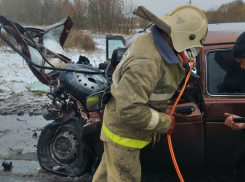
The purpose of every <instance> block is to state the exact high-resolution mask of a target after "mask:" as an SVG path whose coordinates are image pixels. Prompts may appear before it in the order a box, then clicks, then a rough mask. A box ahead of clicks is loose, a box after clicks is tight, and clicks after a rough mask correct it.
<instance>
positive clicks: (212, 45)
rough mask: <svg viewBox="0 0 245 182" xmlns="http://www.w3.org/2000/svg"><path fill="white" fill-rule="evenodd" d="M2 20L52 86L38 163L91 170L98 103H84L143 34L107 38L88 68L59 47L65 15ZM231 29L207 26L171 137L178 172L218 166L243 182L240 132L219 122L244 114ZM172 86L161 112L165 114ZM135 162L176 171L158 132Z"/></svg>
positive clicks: (75, 172)
mask: <svg viewBox="0 0 245 182" xmlns="http://www.w3.org/2000/svg"><path fill="white" fill-rule="evenodd" d="M0 23H1V26H2V27H3V28H4V30H5V31H6V32H7V33H9V35H11V36H12V37H13V38H14V39H15V40H16V41H17V42H18V43H19V44H20V45H21V52H18V49H16V50H15V51H16V52H18V53H19V54H20V55H21V56H22V57H23V58H24V59H25V60H26V61H27V62H28V65H29V67H30V69H31V70H32V72H33V73H34V75H35V76H36V77H37V78H38V79H39V81H40V82H42V83H44V84H46V85H48V86H50V92H49V93H48V94H47V96H48V97H49V98H50V99H51V100H52V103H51V104H48V105H46V106H44V108H43V116H44V118H45V119H47V120H50V121H52V122H51V123H50V124H49V125H47V126H46V127H45V129H44V130H43V131H42V133H41V135H40V137H39V141H38V142H39V143H38V148H37V155H38V160H39V163H40V165H41V167H42V168H44V169H46V170H48V171H51V172H54V173H56V174H60V175H64V176H80V175H82V174H85V173H87V172H91V171H92V172H94V171H95V170H96V168H97V166H98V164H99V161H100V159H101V156H102V153H103V144H102V141H101V140H100V138H99V137H100V130H101V123H102V121H103V110H102V109H103V107H92V108H90V106H88V104H87V102H88V100H89V99H90V100H91V98H93V99H94V97H93V96H95V95H96V94H101V93H103V91H104V90H105V89H106V88H107V87H108V86H109V85H110V84H111V79H110V78H111V75H112V74H113V70H114V69H115V67H116V65H117V64H118V63H119V62H120V60H121V57H122V56H123V53H124V52H125V51H126V50H127V48H128V47H129V46H130V45H131V44H132V43H133V42H134V40H135V39H136V38H137V37H138V36H140V34H142V33H147V32H146V31H142V32H140V33H138V34H136V35H134V36H132V37H130V38H124V37H122V36H107V37H106V60H105V63H101V64H100V65H99V68H93V67H92V66H90V65H89V64H87V63H86V62H87V60H86V61H83V59H82V61H81V63H82V64H75V63H72V62H71V60H70V59H69V58H67V57H66V56H65V55H63V53H62V50H63V44H64V42H65V39H66V37H67V35H68V33H69V31H70V29H71V27H72V21H71V19H70V18H69V17H68V18H66V19H64V20H62V21H60V22H59V23H57V24H54V25H53V26H49V27H47V28H44V29H37V28H34V27H33V28H30V27H22V26H21V25H19V24H18V23H15V22H12V21H10V20H7V19H6V18H5V17H3V16H1V17H0ZM228 26H229V25H228ZM232 28H233V30H224V28H223V27H222V26H221V25H217V26H215V30H209V31H208V33H207V38H206V41H205V44H204V46H203V48H201V50H200V53H199V55H198V56H197V57H196V58H195V67H194V68H193V70H192V76H191V78H190V80H189V82H188V85H187V87H186V88H185V91H184V94H183V95H182V97H181V99H180V101H179V103H178V105H177V107H176V109H175V112H174V114H173V115H174V116H175V118H176V126H175V131H174V132H173V134H172V135H171V136H172V143H173V148H174V152H175V156H176V159H177V162H178V165H179V168H180V170H181V171H195V170H196V169H199V168H201V167H205V168H217V169H219V171H220V172H221V173H227V172H233V171H235V172H236V173H237V174H238V176H239V178H240V179H241V181H245V162H244V161H245V156H244V154H245V146H244V143H245V137H244V130H241V131H232V130H231V129H230V128H228V127H227V126H225V125H224V120H225V117H224V112H228V113H233V114H236V115H239V116H244V115H245V113H244V107H245V89H244V87H245V84H244V83H243V82H244V79H243V78H244V77H243V75H244V74H245V73H244V70H242V69H241V68H240V66H239V64H238V63H237V62H236V61H235V58H234V57H233V56H232V47H233V45H234V42H235V41H236V39H237V37H238V36H239V35H240V34H241V33H242V32H243V30H242V29H239V28H235V26H232ZM27 32H28V34H30V36H29V35H28V34H27ZM1 38H3V39H4V36H2V35H1ZM43 40H44V41H43ZM47 41H51V42H52V41H53V43H52V44H49V43H47ZM45 42H46V43H45ZM9 45H10V44H9ZM57 45H58V47H59V49H58V50H56V49H55V47H56V46H57ZM11 47H12V46H11ZM37 47H38V48H40V50H41V53H40V52H39V51H38V49H37ZM13 48H14V47H13ZM47 60H48V62H49V63H50V64H49V63H48V62H47ZM60 63H61V64H62V66H60V67H59V66H58V65H61V64H60ZM50 70H51V71H50ZM81 83H82V84H81ZM178 92H179V91H177V92H176V94H174V96H173V97H172V98H171V100H170V101H169V103H168V108H167V109H166V110H165V111H164V112H166V113H169V112H170V110H171V107H172V105H173V103H174V101H175V99H176V98H177V96H178ZM98 98H99V99H98V102H100V97H98ZM94 101H95V100H93V102H94ZM140 161H141V164H142V171H154V172H161V173H166V172H171V171H175V169H174V166H173V164H172V159H171V156H170V152H169V149H168V142H167V136H166V135H165V134H163V135H161V137H160V140H159V141H158V142H156V143H155V145H154V147H153V143H150V144H149V145H148V146H146V147H145V148H143V149H142V150H141V155H140Z"/></svg>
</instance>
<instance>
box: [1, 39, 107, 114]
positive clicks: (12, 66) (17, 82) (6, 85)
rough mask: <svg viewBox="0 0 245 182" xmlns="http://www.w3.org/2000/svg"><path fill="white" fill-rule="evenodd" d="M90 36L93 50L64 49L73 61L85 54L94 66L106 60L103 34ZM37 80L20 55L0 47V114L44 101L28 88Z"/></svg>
mask: <svg viewBox="0 0 245 182" xmlns="http://www.w3.org/2000/svg"><path fill="white" fill-rule="evenodd" d="M92 37H93V39H94V41H95V43H96V51H95V52H86V51H83V50H78V49H69V50H65V51H66V53H67V55H68V57H69V58H71V59H72V61H73V62H77V61H78V58H79V56H80V55H82V56H86V57H87V58H88V59H89V60H90V63H91V64H92V65H93V66H95V67H97V66H98V65H99V63H102V62H104V61H105V60H106V52H105V49H106V41H105V36H103V35H93V36H92ZM38 82H39V81H38V79H37V78H36V77H35V76H34V75H33V73H32V72H31V70H30V69H29V67H28V66H27V64H26V63H25V61H24V60H23V58H22V57H21V56H19V55H18V54H17V53H14V52H13V51H12V50H11V48H9V47H0V114H4V113H14V112H16V111H17V112H18V110H19V109H20V107H23V109H24V108H28V107H29V106H30V105H29V104H31V102H34V103H35V102H37V103H38V101H40V100H44V101H45V100H46V99H47V98H46V96H42V97H38V98H36V97H35V96H34V95H33V94H32V93H31V92H30V91H29V89H28V87H29V86H30V85H31V84H34V83H38ZM23 102H24V103H26V104H24V103H23ZM28 105H29V106H28ZM34 110H35V108H34Z"/></svg>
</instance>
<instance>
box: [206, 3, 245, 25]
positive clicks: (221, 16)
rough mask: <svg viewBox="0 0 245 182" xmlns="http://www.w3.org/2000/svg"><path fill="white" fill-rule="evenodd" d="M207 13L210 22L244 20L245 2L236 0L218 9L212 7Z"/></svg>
mask: <svg viewBox="0 0 245 182" xmlns="http://www.w3.org/2000/svg"><path fill="white" fill-rule="evenodd" d="M205 14H206V16H207V18H208V23H228V22H244V21H245V3H244V2H243V1H242V0H234V1H232V2H230V3H226V4H222V5H221V6H220V7H219V8H218V9H214V8H210V9H209V10H207V11H206V12H205Z"/></svg>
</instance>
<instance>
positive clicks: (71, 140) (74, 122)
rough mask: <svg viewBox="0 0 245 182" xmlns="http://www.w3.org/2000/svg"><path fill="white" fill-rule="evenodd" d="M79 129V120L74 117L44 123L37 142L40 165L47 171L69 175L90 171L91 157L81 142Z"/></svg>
mask: <svg viewBox="0 0 245 182" xmlns="http://www.w3.org/2000/svg"><path fill="white" fill-rule="evenodd" d="M80 130H81V121H80V120H79V119H78V118H74V117H73V118H70V119H68V120H67V121H65V122H62V123H59V122H58V121H54V122H53V123H50V124H48V125H46V126H45V128H44V129H43V130H42V132H41V134H40V136H39V139H38V144H37V158H38V161H39V164H40V166H41V167H42V168H43V169H45V170H47V171H50V172H53V173H56V174H59V175H62V176H70V177H77V176H81V175H83V174H86V173H88V172H90V171H91V169H92V159H91V158H90V157H89V153H88V151H87V149H86V148H85V147H84V145H83V144H82V142H81V139H80V136H79V134H80ZM59 166H60V169H59V170H57V168H59ZM61 168H63V169H61Z"/></svg>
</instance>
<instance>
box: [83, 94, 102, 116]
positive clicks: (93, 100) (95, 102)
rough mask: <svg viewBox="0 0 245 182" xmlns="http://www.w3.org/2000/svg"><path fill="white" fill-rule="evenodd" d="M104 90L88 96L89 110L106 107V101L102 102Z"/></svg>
mask: <svg viewBox="0 0 245 182" xmlns="http://www.w3.org/2000/svg"><path fill="white" fill-rule="evenodd" d="M103 95H104V91H101V92H98V93H96V94H93V95H90V96H88V97H87V98H86V108H87V111H89V112H92V111H98V110H102V109H104V108H105V105H106V103H104V102H102V100H103Z"/></svg>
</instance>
